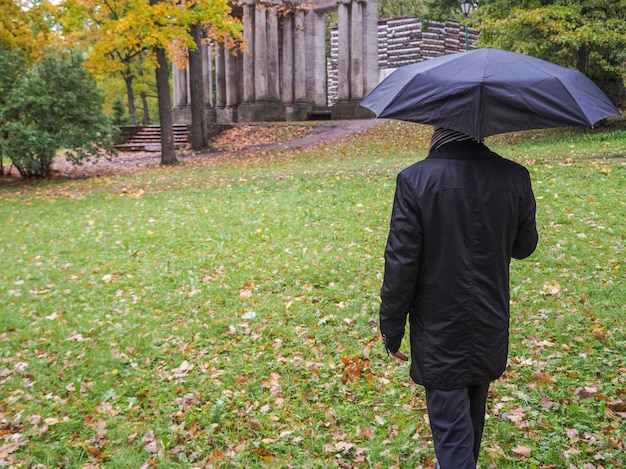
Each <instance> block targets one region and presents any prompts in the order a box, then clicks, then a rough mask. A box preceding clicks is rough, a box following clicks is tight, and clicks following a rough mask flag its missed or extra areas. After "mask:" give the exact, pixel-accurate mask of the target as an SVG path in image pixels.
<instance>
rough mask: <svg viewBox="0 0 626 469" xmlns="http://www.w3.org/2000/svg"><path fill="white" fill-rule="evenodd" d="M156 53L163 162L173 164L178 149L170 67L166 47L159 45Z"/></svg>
mask: <svg viewBox="0 0 626 469" xmlns="http://www.w3.org/2000/svg"><path fill="white" fill-rule="evenodd" d="M155 53H156V58H157V68H156V82H157V93H158V99H159V122H160V123H161V164H173V163H175V162H176V151H175V148H174V123H173V118H172V102H171V99H170V80H169V67H168V64H167V57H166V55H165V49H163V48H161V47H157V48H156V49H155Z"/></svg>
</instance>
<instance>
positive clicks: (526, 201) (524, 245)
mask: <svg viewBox="0 0 626 469" xmlns="http://www.w3.org/2000/svg"><path fill="white" fill-rule="evenodd" d="M525 177H526V181H525V190H524V198H523V200H522V201H521V204H520V212H519V213H520V218H519V221H518V224H517V235H516V236H515V242H514V243H513V249H512V253H511V255H512V257H513V258H515V259H524V258H526V257H528V256H530V255H531V254H532V253H533V252H534V251H535V249H536V247H537V243H538V241H539V235H538V233H537V222H536V211H537V203H536V201H535V196H534V194H533V190H532V186H531V182H530V174H528V171H525Z"/></svg>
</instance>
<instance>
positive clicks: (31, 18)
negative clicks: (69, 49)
mask: <svg viewBox="0 0 626 469" xmlns="http://www.w3.org/2000/svg"><path fill="white" fill-rule="evenodd" d="M53 10H54V6H53V5H52V4H51V3H49V2H48V1H46V0H43V1H27V0H0V11H1V12H2V14H0V45H1V46H3V47H5V48H7V49H11V50H20V51H22V52H24V53H25V54H26V55H27V56H30V57H31V58H35V57H37V56H39V55H41V54H42V52H43V51H44V50H45V49H46V47H48V46H51V45H54V44H58V41H59V38H60V37H59V36H58V34H56V33H55V31H54V28H53V27H52V25H53V16H52V11H53Z"/></svg>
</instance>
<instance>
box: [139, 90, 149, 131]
mask: <svg viewBox="0 0 626 469" xmlns="http://www.w3.org/2000/svg"><path fill="white" fill-rule="evenodd" d="M141 106H142V112H143V120H142V122H143V125H150V109H149V108H148V95H147V94H146V92H145V91H142V92H141Z"/></svg>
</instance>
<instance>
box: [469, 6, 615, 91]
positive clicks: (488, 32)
mask: <svg viewBox="0 0 626 469" xmlns="http://www.w3.org/2000/svg"><path fill="white" fill-rule="evenodd" d="M472 16H473V21H474V24H475V26H476V27H478V28H479V29H480V31H481V34H480V38H479V40H480V44H482V45H490V46H493V47H499V48H501V49H506V50H512V51H515V52H520V53H524V54H529V55H533V56H535V57H540V58H543V59H545V60H549V61H551V62H555V63H558V64H559V65H563V66H567V67H572V68H577V69H578V70H580V71H581V72H583V73H585V74H586V75H587V76H589V78H591V79H592V80H593V81H594V82H595V83H596V84H597V85H598V86H599V87H600V88H601V89H602V90H603V91H604V92H605V93H606V94H607V96H609V98H611V99H612V100H613V101H615V102H616V103H619V102H622V101H623V100H624V76H626V21H624V18H626V2H625V1H623V0H620V1H614V0H576V1H573V0H518V1H516V2H509V1H508V0H481V1H480V4H479V7H478V8H477V9H476V11H475V12H474V13H473V15H472Z"/></svg>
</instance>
